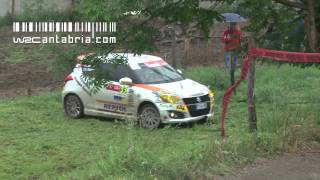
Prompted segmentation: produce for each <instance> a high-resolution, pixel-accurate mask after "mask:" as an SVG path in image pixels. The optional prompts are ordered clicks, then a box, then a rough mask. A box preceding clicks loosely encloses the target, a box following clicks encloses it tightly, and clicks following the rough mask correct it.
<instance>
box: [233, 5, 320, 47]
mask: <svg viewBox="0 0 320 180" xmlns="http://www.w3.org/2000/svg"><path fill="white" fill-rule="evenodd" d="M237 3H239V5H240V6H239V11H241V12H242V13H244V14H245V15H247V16H248V17H249V19H250V23H251V25H250V29H251V30H253V31H256V32H264V33H263V35H261V36H259V37H260V42H261V39H262V41H264V42H263V43H264V45H266V46H274V47H276V48H278V49H285V50H295V51H297V50H299V51H302V50H304V49H305V48H306V50H307V51H310V52H317V51H319V44H318V43H319V38H320V35H319V34H318V33H319V32H317V26H318V29H319V28H320V26H319V24H318V25H317V24H316V19H319V18H320V2H319V1H314V0H261V1H250V0H240V1H237ZM242 9H243V10H242Z"/></svg>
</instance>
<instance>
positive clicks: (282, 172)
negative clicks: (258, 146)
mask: <svg viewBox="0 0 320 180" xmlns="http://www.w3.org/2000/svg"><path fill="white" fill-rule="evenodd" d="M214 179H215V180H256V179H259V180H319V179H320V151H317V152H309V153H300V154H284V155H281V156H278V157H274V158H273V159H269V160H261V161H258V162H256V163H255V164H253V165H250V166H248V167H245V168H242V169H239V170H236V171H234V172H232V173H230V174H227V175H225V176H221V175H220V176H216V177H215V178H214Z"/></svg>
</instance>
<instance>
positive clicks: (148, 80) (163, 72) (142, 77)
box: [133, 65, 184, 84]
mask: <svg viewBox="0 0 320 180" xmlns="http://www.w3.org/2000/svg"><path fill="white" fill-rule="evenodd" d="M133 73H134V75H135V76H136V78H137V80H138V81H139V83H143V84H160V83H170V82H176V81H181V80H183V79H184V78H183V77H182V76H181V75H180V74H179V73H177V71H176V70H175V69H173V68H172V67H171V66H169V65H163V66H157V67H145V68H141V69H135V70H133Z"/></svg>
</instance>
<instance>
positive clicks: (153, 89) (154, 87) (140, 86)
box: [134, 84, 163, 91]
mask: <svg viewBox="0 0 320 180" xmlns="http://www.w3.org/2000/svg"><path fill="white" fill-rule="evenodd" d="M134 86H136V87H139V88H143V89H148V90H151V91H161V90H163V89H161V88H159V87H156V86H151V85H147V84H134Z"/></svg>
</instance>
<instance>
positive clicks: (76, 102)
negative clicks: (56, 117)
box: [64, 94, 83, 119]
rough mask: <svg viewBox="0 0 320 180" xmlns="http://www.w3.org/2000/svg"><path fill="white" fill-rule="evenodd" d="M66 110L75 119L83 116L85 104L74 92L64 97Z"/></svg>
mask: <svg viewBox="0 0 320 180" xmlns="http://www.w3.org/2000/svg"><path fill="white" fill-rule="evenodd" d="M64 111H65V113H66V114H67V115H68V116H69V117H71V118H74V119H78V118H81V117H83V104H82V101H81V99H80V98H79V97H78V96H76V95H73V94H70V95H68V96H67V97H65V98H64Z"/></svg>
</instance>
